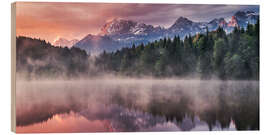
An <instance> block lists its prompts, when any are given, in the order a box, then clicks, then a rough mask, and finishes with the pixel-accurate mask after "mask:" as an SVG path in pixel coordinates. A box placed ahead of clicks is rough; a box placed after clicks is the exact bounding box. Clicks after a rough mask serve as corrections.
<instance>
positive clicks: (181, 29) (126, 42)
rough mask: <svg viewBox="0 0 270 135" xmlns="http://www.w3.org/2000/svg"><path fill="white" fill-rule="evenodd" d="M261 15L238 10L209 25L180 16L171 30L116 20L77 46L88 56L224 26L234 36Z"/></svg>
mask: <svg viewBox="0 0 270 135" xmlns="http://www.w3.org/2000/svg"><path fill="white" fill-rule="evenodd" d="M258 18H259V14H258V13H256V12H253V11H238V12H236V13H235V14H234V15H233V16H232V17H231V19H230V20H229V21H226V20H225V19H224V18H215V19H213V20H211V21H209V22H195V21H192V20H190V19H188V18H186V17H182V16H180V17H179V18H178V19H177V20H176V21H175V22H174V23H173V24H172V25H171V26H170V27H169V28H164V27H160V26H157V27H155V26H153V25H149V24H145V23H140V22H136V21H133V20H126V19H122V18H115V19H113V20H112V21H109V22H107V23H106V24H104V25H103V27H101V29H100V33H99V34H97V35H91V34H88V35H87V36H85V37H84V38H83V39H81V40H80V41H78V42H76V43H75V44H74V45H73V46H74V47H78V48H80V49H83V50H85V51H86V52H87V53H88V54H99V53H100V52H102V51H104V50H105V51H109V52H111V51H116V50H117V49H120V48H122V47H130V46H132V44H135V45H138V44H140V43H147V42H152V41H154V40H159V39H160V38H164V37H169V38H172V37H174V36H176V35H179V36H180V37H181V38H184V37H185V36H187V35H195V34H196V33H204V32H206V28H208V30H209V31H213V30H216V29H217V28H218V27H222V28H223V29H224V30H225V31H226V32H227V33H230V32H231V31H232V30H233V29H234V27H240V28H246V27H247V25H248V23H250V24H255V23H256V21H257V19H258Z"/></svg>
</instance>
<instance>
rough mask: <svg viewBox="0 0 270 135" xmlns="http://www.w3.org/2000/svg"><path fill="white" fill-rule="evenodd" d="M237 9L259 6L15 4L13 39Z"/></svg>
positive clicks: (199, 17)
mask: <svg viewBox="0 0 270 135" xmlns="http://www.w3.org/2000/svg"><path fill="white" fill-rule="evenodd" d="M239 10H253V11H258V10H259V6H258V5H200V4H197V5H194V4H193V5H190V4H132V3H126V4H125V3H61V2H16V36H28V37H33V38H40V39H44V40H46V41H48V42H50V43H53V42H54V41H55V40H56V39H57V38H65V39H67V40H73V39H78V40H80V39H82V38H83V37H84V36H86V35H88V34H98V33H99V32H100V28H101V27H102V26H103V25H104V24H105V23H106V22H108V21H109V20H112V19H114V18H123V19H129V20H134V21H138V22H143V23H145V24H151V25H153V26H162V27H165V28H168V27H169V26H171V25H172V24H173V23H174V22H175V20H176V19H177V18H178V17H180V16H184V17H187V18H189V19H190V20H192V21H210V20H212V19H214V18H220V17H224V18H225V19H226V18H229V17H231V16H232V15H233V14H234V13H235V12H236V11H239Z"/></svg>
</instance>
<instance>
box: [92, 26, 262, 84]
mask: <svg viewBox="0 0 270 135" xmlns="http://www.w3.org/2000/svg"><path fill="white" fill-rule="evenodd" d="M95 64H96V65H97V66H98V67H99V69H100V70H102V71H107V72H116V73H119V74H122V75H130V76H137V75H153V76H157V77H171V76H179V77H183V76H189V75H200V76H201V78H202V79H210V78H211V77H213V76H217V77H219V78H220V79H253V80H254V79H255V80H258V79H259V21H257V23H256V24H254V25H252V24H248V26H247V28H246V29H243V28H241V29H240V28H235V29H234V30H233V32H232V33H230V34H226V32H225V31H224V30H223V29H222V28H220V27H219V28H218V29H217V30H216V31H213V32H208V30H207V32H206V33H204V34H197V35H195V36H187V37H185V39H183V40H181V39H180V37H179V36H175V37H174V38H173V39H170V38H164V39H160V40H159V41H155V42H152V43H148V44H146V45H144V44H140V45H138V46H135V45H133V46H132V47H131V48H122V49H121V50H117V51H116V52H111V53H107V52H105V51H104V52H103V53H102V54H101V55H100V56H98V57H97V58H96V62H95Z"/></svg>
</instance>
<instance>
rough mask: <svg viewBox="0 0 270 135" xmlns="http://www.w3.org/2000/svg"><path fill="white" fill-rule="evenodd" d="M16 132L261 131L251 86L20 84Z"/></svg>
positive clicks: (95, 82) (256, 98)
mask: <svg viewBox="0 0 270 135" xmlns="http://www.w3.org/2000/svg"><path fill="white" fill-rule="evenodd" d="M17 85H18V86H17V88H20V89H19V90H17V93H16V94H17V100H16V118H17V119H16V120H17V123H16V124H17V128H16V130H17V132H115V131H203V130H258V129H259V86H258V82H253V81H227V82H221V81H181V80H128V81H127V80H121V81H120V80H117V81H109V80H102V81H101V80H88V81H77V82H74V81H61V82H52V81H35V82H23V81H21V82H19V83H17Z"/></svg>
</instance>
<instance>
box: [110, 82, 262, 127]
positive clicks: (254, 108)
mask: <svg viewBox="0 0 270 135" xmlns="http://www.w3.org/2000/svg"><path fill="white" fill-rule="evenodd" d="M211 92H218V94H217V95H216V96H217V97H216V98H215V99H216V101H212V100H213V99H210V98H209V96H206V97H208V99H205V100H206V101H205V102H207V104H209V105H210V107H208V108H206V109H205V108H204V109H203V110H201V111H195V110H194V108H192V106H193V105H194V98H200V97H191V96H190V95H188V94H186V93H185V92H183V91H181V90H175V91H174V90H172V91H170V92H167V91H165V90H162V89H155V88H154V89H152V90H151V91H150V92H149V93H148V94H149V95H150V100H149V103H148V104H147V108H145V106H144V107H143V106H141V105H138V104H136V100H140V99H139V98H138V95H136V94H135V95H134V91H132V92H130V93H129V92H127V93H126V94H123V93H121V94H120V92H119V93H114V94H115V95H114V96H113V98H112V102H113V103H117V104H119V105H121V106H124V107H127V108H132V109H139V110H140V111H145V112H148V113H151V114H152V115H154V116H165V117H166V119H167V120H168V121H173V120H174V119H175V120H176V121H177V122H178V123H181V122H182V121H183V119H184V117H185V116H188V117H190V118H191V119H192V120H193V119H194V116H195V115H198V116H199V118H200V119H201V120H203V121H205V122H206V123H207V124H208V127H209V130H212V129H213V128H214V127H215V126H217V124H218V123H219V124H220V126H221V128H222V129H224V128H229V126H230V124H231V120H233V121H234V123H235V126H236V129H237V130H258V129H259V96H258V94H259V92H258V87H257V85H254V84H253V83H249V82H247V83H245V84H243V85H239V84H237V83H229V82H224V83H221V84H220V85H219V87H218V90H215V91H211ZM118 94H119V95H118ZM204 94H206V95H207V93H204ZM199 96H201V95H199ZM176 97H177V98H176Z"/></svg>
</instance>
